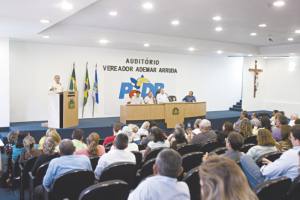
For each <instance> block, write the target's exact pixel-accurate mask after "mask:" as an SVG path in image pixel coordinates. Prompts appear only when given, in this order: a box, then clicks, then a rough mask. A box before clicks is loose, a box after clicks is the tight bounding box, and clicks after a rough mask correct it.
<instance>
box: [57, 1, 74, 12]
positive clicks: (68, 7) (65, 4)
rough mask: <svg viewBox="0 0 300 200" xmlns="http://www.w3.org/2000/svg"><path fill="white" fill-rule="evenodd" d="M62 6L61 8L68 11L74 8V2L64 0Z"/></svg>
mask: <svg viewBox="0 0 300 200" xmlns="http://www.w3.org/2000/svg"><path fill="white" fill-rule="evenodd" d="M60 7H61V9H63V10H66V11H69V10H72V9H73V8H74V6H73V4H72V3H70V2H68V1H66V0H63V1H62V2H61V3H60Z"/></svg>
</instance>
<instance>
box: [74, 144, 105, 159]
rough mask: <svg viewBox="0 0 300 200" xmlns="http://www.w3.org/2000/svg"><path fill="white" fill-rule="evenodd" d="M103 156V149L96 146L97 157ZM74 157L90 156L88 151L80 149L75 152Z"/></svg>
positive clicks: (100, 146)
mask: <svg viewBox="0 0 300 200" xmlns="http://www.w3.org/2000/svg"><path fill="white" fill-rule="evenodd" d="M103 154H105V148H104V146H102V145H98V146H97V155H98V156H102V155H103ZM75 155H86V156H88V157H89V156H91V155H90V154H89V152H88V149H81V150H78V151H76V152H75Z"/></svg>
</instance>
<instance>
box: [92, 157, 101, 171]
mask: <svg viewBox="0 0 300 200" xmlns="http://www.w3.org/2000/svg"><path fill="white" fill-rule="evenodd" d="M99 158H100V157H99V156H95V157H90V161H91V165H92V168H93V170H95V169H96V167H97V165H98V161H99Z"/></svg>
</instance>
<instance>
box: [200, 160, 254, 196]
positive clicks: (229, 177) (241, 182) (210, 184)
mask: <svg viewBox="0 0 300 200" xmlns="http://www.w3.org/2000/svg"><path fill="white" fill-rule="evenodd" d="M199 176H200V185H201V196H202V199H205V200H216V199H218V200H221V199H225V200H231V199H237V200H257V199H258V198H257V197H256V195H255V194H254V192H253V191H252V190H251V188H250V187H249V184H248V181H247V179H246V177H245V175H244V173H243V172H242V170H241V168H240V167H239V166H238V165H237V164H236V163H235V162H234V161H233V160H231V159H229V158H226V157H221V156H210V157H209V158H208V159H207V160H206V161H204V162H203V163H202V164H201V165H200V167H199Z"/></svg>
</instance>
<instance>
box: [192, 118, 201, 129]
mask: <svg viewBox="0 0 300 200" xmlns="http://www.w3.org/2000/svg"><path fill="white" fill-rule="evenodd" d="M200 122H201V119H196V120H195V122H194V128H200Z"/></svg>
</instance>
